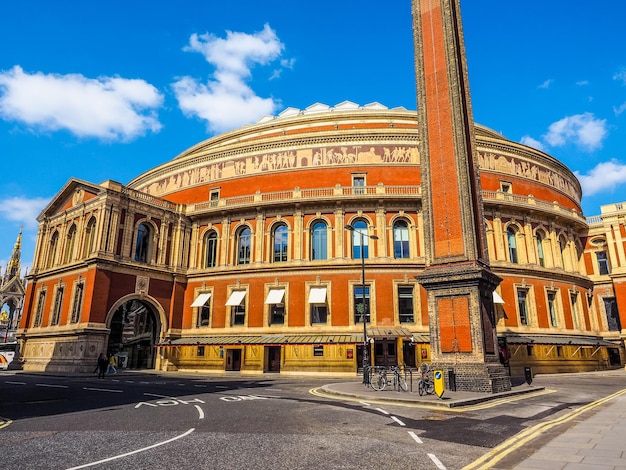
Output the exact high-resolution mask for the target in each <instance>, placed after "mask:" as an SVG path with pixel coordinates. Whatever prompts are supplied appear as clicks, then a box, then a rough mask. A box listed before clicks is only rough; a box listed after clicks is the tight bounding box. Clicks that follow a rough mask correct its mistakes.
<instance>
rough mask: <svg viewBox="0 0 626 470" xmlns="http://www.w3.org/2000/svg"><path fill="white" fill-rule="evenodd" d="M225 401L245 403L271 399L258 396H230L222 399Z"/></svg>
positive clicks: (221, 398)
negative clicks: (246, 401) (245, 401)
mask: <svg viewBox="0 0 626 470" xmlns="http://www.w3.org/2000/svg"><path fill="white" fill-rule="evenodd" d="M220 400H223V401H244V400H269V398H265V397H259V396H256V395H237V396H234V395H228V396H226V397H220Z"/></svg>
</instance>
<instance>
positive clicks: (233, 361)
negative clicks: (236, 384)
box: [226, 349, 241, 370]
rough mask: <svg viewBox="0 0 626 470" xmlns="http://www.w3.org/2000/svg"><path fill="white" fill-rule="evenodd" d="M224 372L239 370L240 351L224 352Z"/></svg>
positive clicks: (228, 350)
mask: <svg viewBox="0 0 626 470" xmlns="http://www.w3.org/2000/svg"><path fill="white" fill-rule="evenodd" d="M226 370H241V349H227V350H226Z"/></svg>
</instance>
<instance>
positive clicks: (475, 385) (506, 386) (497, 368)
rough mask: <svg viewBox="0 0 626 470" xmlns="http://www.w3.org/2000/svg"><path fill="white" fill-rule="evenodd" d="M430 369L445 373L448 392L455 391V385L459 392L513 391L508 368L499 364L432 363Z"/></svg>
mask: <svg viewBox="0 0 626 470" xmlns="http://www.w3.org/2000/svg"><path fill="white" fill-rule="evenodd" d="M430 368H431V370H437V369H439V370H442V371H443V375H444V380H445V387H446V390H452V389H454V385H456V391H457V392H481V393H499V392H507V391H509V390H511V377H509V375H508V371H507V370H506V368H505V367H504V366H503V365H502V364H499V363H498V364H485V363H474V364H473V363H467V364H464V363H461V364H459V363H457V364H455V363H450V362H436V363H432V364H431V365H430ZM450 371H452V372H453V374H451V373H450ZM452 381H454V384H453V383H452Z"/></svg>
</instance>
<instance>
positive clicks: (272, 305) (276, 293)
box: [265, 287, 285, 325]
mask: <svg viewBox="0 0 626 470" xmlns="http://www.w3.org/2000/svg"><path fill="white" fill-rule="evenodd" d="M284 297H285V288H284V287H281V288H280V289H270V291H269V293H268V294H267V298H266V299H265V304H266V305H269V309H270V315H269V324H270V325H284V324H285V303H284Z"/></svg>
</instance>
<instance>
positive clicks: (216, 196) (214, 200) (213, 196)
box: [209, 189, 220, 207]
mask: <svg viewBox="0 0 626 470" xmlns="http://www.w3.org/2000/svg"><path fill="white" fill-rule="evenodd" d="M219 200H220V190H219V189H212V190H211V191H210V192H209V203H210V206H211V207H217V204H218V202H219Z"/></svg>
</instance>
